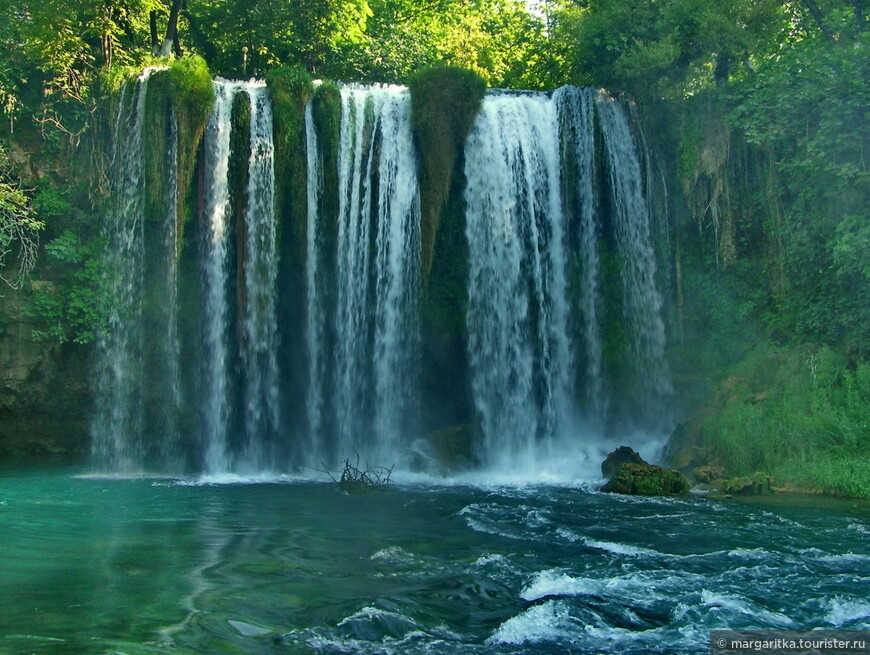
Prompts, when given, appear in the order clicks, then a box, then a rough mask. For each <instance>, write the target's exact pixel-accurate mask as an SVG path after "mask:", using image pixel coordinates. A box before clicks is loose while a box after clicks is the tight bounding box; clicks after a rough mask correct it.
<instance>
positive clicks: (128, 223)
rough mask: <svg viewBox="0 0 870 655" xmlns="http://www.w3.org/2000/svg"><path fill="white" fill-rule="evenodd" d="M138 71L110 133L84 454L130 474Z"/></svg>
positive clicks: (138, 432)
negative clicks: (91, 407) (98, 315)
mask: <svg viewBox="0 0 870 655" xmlns="http://www.w3.org/2000/svg"><path fill="white" fill-rule="evenodd" d="M155 70H158V69H154V68H148V69H146V70H144V71H143V72H142V73H141V74H140V75H139V77H138V78H137V79H136V81H135V83H132V84H131V83H128V84H126V85H125V87H124V89H123V90H122V93H121V99H120V102H119V106H118V115H117V118H116V122H115V127H114V135H113V152H112V170H113V173H114V174H113V176H112V179H111V183H112V185H111V194H112V200H111V203H112V205H111V207H112V208H111V212H110V215H109V216H108V217H107V218H108V220H107V221H106V223H105V228H104V238H105V240H106V242H107V247H106V250H105V259H104V262H103V265H104V269H103V270H104V274H103V286H104V288H105V292H106V294H107V297H108V300H109V303H110V307H109V316H108V329H107V331H106V332H105V333H101V334H99V335H98V337H97V343H96V350H97V353H96V361H97V368H96V375H95V381H94V382H95V393H94V396H95V398H96V399H97V406H96V412H95V414H94V417H93V420H92V422H91V426H90V427H91V453H92V456H93V460H94V463H95V465H96V466H97V467H99V468H100V469H102V470H105V471H107V472H113V473H131V472H135V471H137V470H139V469H141V468H142V467H143V465H144V456H145V446H144V444H143V442H142V428H143V407H142V403H143V397H142V376H143V363H142V356H143V355H142V338H143V335H142V321H141V316H142V277H143V266H144V264H143V256H144V243H143V242H144V237H143V220H144V216H143V206H144V199H143V188H142V187H143V166H144V158H143V149H142V122H143V120H144V114H145V100H146V98H147V94H148V78H149V77H150V76H151V74H152V73H153V72H154V71H155Z"/></svg>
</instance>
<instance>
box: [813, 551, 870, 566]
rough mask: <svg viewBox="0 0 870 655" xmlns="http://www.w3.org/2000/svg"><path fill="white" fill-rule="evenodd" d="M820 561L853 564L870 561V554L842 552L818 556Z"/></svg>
mask: <svg viewBox="0 0 870 655" xmlns="http://www.w3.org/2000/svg"><path fill="white" fill-rule="evenodd" d="M818 561H820V562H830V563H832V564H841V563H842V564H852V563H856V562H861V563H866V562H870V555H861V554H859V553H853V552H851V551H849V552H848V553H842V554H840V555H823V556H821V557H819V558H818Z"/></svg>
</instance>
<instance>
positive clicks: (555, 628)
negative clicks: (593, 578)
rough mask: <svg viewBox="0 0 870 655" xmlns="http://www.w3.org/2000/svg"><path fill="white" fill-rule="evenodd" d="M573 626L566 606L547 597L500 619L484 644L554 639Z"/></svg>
mask: <svg viewBox="0 0 870 655" xmlns="http://www.w3.org/2000/svg"><path fill="white" fill-rule="evenodd" d="M576 629H577V626H576V624H575V622H573V621H572V620H571V617H570V615H569V614H568V608H567V607H565V605H564V604H563V603H561V602H559V601H553V600H551V601H547V602H545V603H542V604H540V605H535V606H533V607H530V608H529V609H527V610H525V611H524V612H522V613H521V614H518V615H517V616H514V617H511V618H509V619H508V620H507V621H505V622H504V623H502V624H501V625H500V626H499V627H498V628H496V630H495V631H494V632H493V633H492V635H490V636H489V638H488V639H487V640H486V644H487V645H488V646H494V645H496V644H514V645H521V644H525V643H539V642H550V641H558V640H560V639H565V638H566V637H570V635H571V634H572V632H575V633H576Z"/></svg>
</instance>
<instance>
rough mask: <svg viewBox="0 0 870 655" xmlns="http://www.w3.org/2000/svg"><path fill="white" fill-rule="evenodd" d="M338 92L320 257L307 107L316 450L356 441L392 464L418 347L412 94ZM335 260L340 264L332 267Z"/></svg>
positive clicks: (409, 404) (311, 406)
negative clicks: (332, 183)
mask: <svg viewBox="0 0 870 655" xmlns="http://www.w3.org/2000/svg"><path fill="white" fill-rule="evenodd" d="M341 103H342V108H341V125H340V133H339V152H338V190H339V207H338V217H337V218H338V220H337V225H338V228H337V230H338V234H337V250H336V255H335V261H334V262H332V261H324V260H323V259H322V257H323V253H322V251H321V248H320V246H319V240H320V239H322V238H323V231H324V230H325V226H324V222H325V221H324V220H323V218H322V217H320V216H315V215H313V214H312V207H315V206H316V204H317V203H316V199H317V198H318V197H319V196H318V194H319V193H320V189H319V186H318V185H319V184H320V176H319V174H318V172H317V170H318V169H317V168H316V167H317V165H318V162H319V157H318V156H317V155H316V153H315V152H314V149H316V147H317V144H316V138H315V136H314V128H313V121H312V119H311V115H310V109H309V111H308V113H307V114H306V130H307V143H308V147H309V153H308V166H309V177H308V182H309V196H308V197H309V223H308V253H309V258H308V270H307V285H308V287H307V288H308V301H307V311H308V318H307V327H306V341H307V348H308V361H309V396H308V399H307V403H308V409H307V415H308V422H309V427H310V429H311V430H313V431H316V430H320V431H321V433H320V434H317V433H315V434H314V436H313V438H314V439H315V441H316V448H315V450H316V451H317V452H320V453H326V454H328V456H330V457H332V458H335V459H338V460H340V459H342V458H346V457H353V453H354V451H356V452H358V453H360V454H361V455H364V456H365V457H366V458H367V459H368V461H369V462H370V463H375V462H377V463H387V462H389V463H395V462H396V460H397V459H398V458H401V457H402V451H403V450H405V448H404V447H403V443H404V442H405V441H406V440H407V439H408V437H409V435H411V434H413V432H412V430H413V422H414V418H413V416H414V410H415V402H416V398H417V392H416V389H417V382H416V378H417V376H416V360H417V357H418V350H419V345H418V340H419V336H418V334H419V329H418V305H419V286H420V281H419V280H420V198H419V187H418V183H417V176H416V153H415V150H414V144H413V139H412V136H411V125H410V95H409V92H408V90H407V89H406V88H404V87H398V86H381V85H373V86H363V85H346V86H343V87H342V88H341ZM331 266H334V275H333V274H332V273H328V272H327V271H326V269H327V268H328V267H331ZM325 275H329V276H330V278H334V280H335V284H336V297H335V308H334V317H333V319H332V320H333V321H334V323H333V325H334V329H333V332H334V340H335V348H334V351H333V352H328V349H329V345H328V343H327V342H326V339H325V338H324V335H325V331H326V330H325V323H326V322H327V321H329V320H330V318H329V312H328V311H327V308H326V305H325V303H326V299H325V298H323V297H322V293H321V291H320V287H319V285H318V280H319V279H320V278H321V277H322V276H325ZM327 362H329V364H327ZM327 368H331V369H332V379H331V382H332V384H331V385H330V386H331V393H332V396H331V398H329V399H327V398H325V397H324V394H325V393H326V384H325V382H324V379H323V376H324V375H325V371H326V369H327ZM325 407H329V408H330V409H331V410H332V411H334V412H335V418H334V422H335V428H334V429H335V434H334V435H332V436H330V435H327V434H324V433H323V432H324V429H323V428H324V424H325V421H324V414H323V412H324V408H325Z"/></svg>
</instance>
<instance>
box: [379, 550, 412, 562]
mask: <svg viewBox="0 0 870 655" xmlns="http://www.w3.org/2000/svg"><path fill="white" fill-rule="evenodd" d="M369 559H370V560H373V561H374V560H384V561H386V562H392V563H407V562H411V561H413V560H414V556H413V555H412V554H411V553H409V552H408V551H407V550H405V549H404V548H402V547H401V546H387V547H386V548H382V549H381V550H379V551H378V552H376V553H375V554H374V555H372V556H371V557H369Z"/></svg>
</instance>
